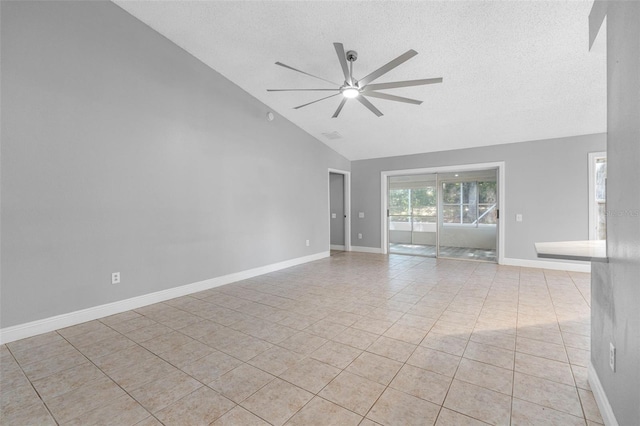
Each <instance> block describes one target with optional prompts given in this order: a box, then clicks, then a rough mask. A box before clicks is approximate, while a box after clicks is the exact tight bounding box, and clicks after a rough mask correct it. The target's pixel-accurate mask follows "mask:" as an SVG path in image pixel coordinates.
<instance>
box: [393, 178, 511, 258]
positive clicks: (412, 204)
mask: <svg viewBox="0 0 640 426" xmlns="http://www.w3.org/2000/svg"><path fill="white" fill-rule="evenodd" d="M387 201H388V204H387V207H388V210H387V220H388V241H389V247H388V249H389V253H396V254H412V255H421V256H430V257H447V258H456V259H470V260H484V261H491V262H495V261H496V259H497V257H496V247H497V240H498V238H497V235H498V234H497V232H498V231H497V226H498V225H497V223H498V208H497V206H498V183H497V169H490V170H477V171H465V172H458V173H437V174H436V173H433V174H422V175H407V176H391V177H389V180H388V194H387Z"/></svg>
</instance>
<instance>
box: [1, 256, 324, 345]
mask: <svg viewBox="0 0 640 426" xmlns="http://www.w3.org/2000/svg"><path fill="white" fill-rule="evenodd" d="M325 257H329V252H328V251H324V252H320V253H316V254H312V255H309V256H304V257H298V258H295V259H290V260H285V261H284V262H278V263H272V264H270V265H265V266H260V267H258V268H253V269H248V270H246V271H240V272H235V273H233V274H229V275H223V276H221V277H215V278H210V279H208V280H204V281H199V282H195V283H191V284H186V285H182V286H179V287H174V288H170V289H167V290H162V291H157V292H155V293H149V294H144V295H142V296H137V297H132V298H130V299H125V300H120V301H117V302H113V303H107V304H105V305H99V306H94V307H91V308H87V309H82V310H79V311H74V312H69V313H67V314H62V315H56V316H54V317H50V318H45V319H41V320H37V321H32V322H28V323H25V324H19V325H14V326H12V327H5V328H2V329H0V344H4V343H9V342H13V341H15V340H19V339H25V338H27V337H31V336H36V335H38V334H42V333H47V332H49V331H54V330H58V329H61V328H64V327H70V326H72V325H76V324H80V323H83V322H87V321H92V320H95V319H98V318H103V317H106V316H109V315H114V314H119V313H121V312H125V311H129V310H131V309H136V308H141V307H143V306H147V305H152V304H154V303H158V302H163V301H165V300H169V299H173V298H176V297H180V296H185V295H187V294H192V293H197V292H199V291H203V290H208V289H210V288H214V287H219V286H221V285H225V284H230V283H233V282H236V281H241V280H246V279H248V278H253V277H257V276H258V275H263V274H268V273H269V272H274V271H279V270H281V269H285V268H290V267H292V266H296V265H300V264H303V263H307V262H313V261H314V260H319V259H323V258H325Z"/></svg>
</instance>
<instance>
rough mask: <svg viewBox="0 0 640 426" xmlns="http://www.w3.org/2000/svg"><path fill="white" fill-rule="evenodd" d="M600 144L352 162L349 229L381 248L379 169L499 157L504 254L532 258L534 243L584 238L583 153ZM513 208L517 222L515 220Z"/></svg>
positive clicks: (563, 142)
mask: <svg viewBox="0 0 640 426" xmlns="http://www.w3.org/2000/svg"><path fill="white" fill-rule="evenodd" d="M605 146H606V135H605V134H596V135H585V136H575V137H567V138H559V139H549V140H543V141H533V142H521V143H513V144H507V145H493V146H486V147H482V148H472V149H461V150H452V151H441V152H434V153H427V154H418V155H409V156H398V157H388V158H377V159H372V160H360V161H354V162H352V163H351V173H352V183H351V185H352V204H351V205H352V211H353V212H356V213H355V214H354V215H353V217H352V228H351V229H352V234H353V236H356V235H357V234H358V233H362V240H358V245H359V246H365V247H376V248H380V247H381V235H380V232H381V222H380V220H381V200H380V172H382V171H390V170H403V169H414V168H428V167H439V166H454V165H461V164H474V163H489V162H496V161H504V162H505V180H506V184H505V187H506V188H505V189H506V195H505V201H506V205H505V206H504V210H503V211H501V212H500V218H501V221H502V226H503V229H502V230H503V232H505V253H504V255H505V257H507V258H516V259H531V260H533V259H536V253H535V250H534V247H533V243H534V242H537V241H563V240H586V239H588V237H589V233H588V231H589V229H588V226H589V225H588V221H589V214H588V213H589V207H588V153H589V152H595V151H603V150H605ZM357 212H365V217H364V218H362V219H359V218H358V216H357ZM516 213H521V214H522V215H523V221H522V222H516V221H515V215H516Z"/></svg>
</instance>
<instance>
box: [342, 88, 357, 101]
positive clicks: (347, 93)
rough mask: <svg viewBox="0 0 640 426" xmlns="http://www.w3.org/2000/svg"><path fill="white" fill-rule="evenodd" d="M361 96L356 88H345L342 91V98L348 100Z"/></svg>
mask: <svg viewBox="0 0 640 426" xmlns="http://www.w3.org/2000/svg"><path fill="white" fill-rule="evenodd" d="M359 94H360V91H359V90H358V89H356V88H355V87H345V88H344V89H342V96H344V97H345V98H348V99H353V98H356V97H358V95H359Z"/></svg>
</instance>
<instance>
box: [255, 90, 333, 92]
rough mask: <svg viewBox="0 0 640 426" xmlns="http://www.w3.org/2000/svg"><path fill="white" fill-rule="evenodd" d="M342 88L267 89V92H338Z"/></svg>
mask: <svg viewBox="0 0 640 426" xmlns="http://www.w3.org/2000/svg"><path fill="white" fill-rule="evenodd" d="M339 90H340V89H267V92H304V91H323V92H325V91H326V92H337V91H339Z"/></svg>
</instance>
